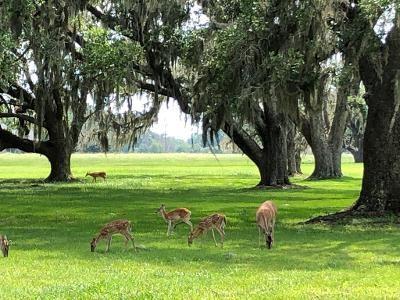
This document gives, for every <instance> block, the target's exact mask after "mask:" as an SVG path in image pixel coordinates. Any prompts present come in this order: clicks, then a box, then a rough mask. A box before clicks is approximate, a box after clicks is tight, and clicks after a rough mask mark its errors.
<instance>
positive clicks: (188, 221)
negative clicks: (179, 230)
mask: <svg viewBox="0 0 400 300" xmlns="http://www.w3.org/2000/svg"><path fill="white" fill-rule="evenodd" d="M183 222H185V223H186V224H188V225H189V226H190V231H192V230H193V224H192V222H190V220H186V221H183Z"/></svg>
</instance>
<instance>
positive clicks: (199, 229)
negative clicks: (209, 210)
mask: <svg viewBox="0 0 400 300" xmlns="http://www.w3.org/2000/svg"><path fill="white" fill-rule="evenodd" d="M88 175H89V176H92V177H93V181H96V178H97V177H102V178H103V179H104V180H105V179H106V173H105V172H92V173H86V176H88ZM156 213H159V214H160V215H161V216H162V218H163V219H164V220H165V222H166V223H167V224H168V229H167V235H168V236H169V235H170V234H171V232H172V231H173V230H174V229H175V227H176V226H177V225H178V224H181V223H185V224H187V225H188V226H189V227H190V233H189V236H188V245H189V246H191V245H192V244H193V240H194V239H196V238H198V237H199V236H201V235H203V234H205V233H206V232H207V231H209V230H210V229H211V232H212V236H213V239H214V243H215V246H217V241H216V240H215V235H214V229H215V230H216V231H217V232H218V233H219V235H220V236H221V246H222V247H223V246H224V238H225V231H224V229H225V226H226V217H225V215H223V214H219V213H215V214H212V215H210V216H207V217H205V218H204V219H202V220H201V221H200V223H199V224H198V225H197V226H196V227H195V228H194V229H193V224H192V222H191V221H190V218H191V215H192V213H191V212H190V210H188V209H187V208H177V209H174V210H172V211H169V212H167V211H166V209H165V205H164V204H162V205H161V206H160V208H159V209H157V210H156ZM276 214H277V208H276V206H275V204H274V203H273V202H272V201H265V202H264V203H262V204H261V205H260V207H259V208H258V209H257V212H256V223H257V226H258V245H259V246H260V245H261V235H264V237H265V243H266V247H267V248H268V249H271V247H272V243H273V241H274V227H275V220H276ZM115 234H121V235H122V236H123V237H124V238H125V247H126V246H127V245H128V242H129V241H131V242H132V245H133V248H134V249H135V251H136V246H135V240H134V238H133V235H132V224H131V222H130V221H128V220H115V221H112V222H110V223H108V224H106V225H105V226H104V227H103V228H102V229H101V230H100V233H99V234H98V235H97V236H96V237H94V238H93V239H92V241H91V243H90V248H91V251H92V252H94V251H95V249H96V246H97V244H98V242H99V241H100V240H106V241H107V246H106V252H108V251H109V249H110V245H111V240H112V236H113V235H115ZM9 246H10V243H9V240H7V237H6V236H3V235H0V249H1V251H2V253H3V256H4V257H7V256H8V250H9Z"/></svg>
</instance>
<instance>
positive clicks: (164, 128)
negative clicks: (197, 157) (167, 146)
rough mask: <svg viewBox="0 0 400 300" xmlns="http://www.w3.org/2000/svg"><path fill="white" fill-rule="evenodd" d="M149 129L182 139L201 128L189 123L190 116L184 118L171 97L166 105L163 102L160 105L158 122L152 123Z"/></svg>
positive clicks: (199, 130)
mask: <svg viewBox="0 0 400 300" xmlns="http://www.w3.org/2000/svg"><path fill="white" fill-rule="evenodd" d="M150 130H151V131H153V132H156V133H158V134H164V133H166V134H167V136H173V137H176V138H180V139H184V140H186V139H189V138H190V137H191V135H192V133H196V132H199V133H200V132H201V128H198V127H197V126H192V125H191V120H190V118H187V120H185V114H183V113H182V112H181V111H180V108H179V106H178V104H177V103H176V101H174V100H172V99H171V100H170V101H169V103H168V106H167V104H166V103H165V102H164V103H163V104H162V105H161V109H160V112H159V114H158V122H156V123H155V124H153V126H152V127H151V128H150Z"/></svg>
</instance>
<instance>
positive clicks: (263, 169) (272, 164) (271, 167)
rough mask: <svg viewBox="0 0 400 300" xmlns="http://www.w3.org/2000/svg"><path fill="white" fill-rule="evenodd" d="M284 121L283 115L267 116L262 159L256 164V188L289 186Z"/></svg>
mask: <svg viewBox="0 0 400 300" xmlns="http://www.w3.org/2000/svg"><path fill="white" fill-rule="evenodd" d="M286 123H287V122H286V120H285V117H284V116H283V114H279V115H274V116H272V115H271V114H270V115H269V122H268V124H267V126H266V128H265V129H264V130H265V132H266V138H265V143H264V149H263V153H262V159H261V160H260V162H259V163H257V167H258V170H259V172H260V182H259V183H258V185H257V186H259V187H264V186H283V185H288V184H290V182H289V174H288V157H287V145H286V135H287V132H286Z"/></svg>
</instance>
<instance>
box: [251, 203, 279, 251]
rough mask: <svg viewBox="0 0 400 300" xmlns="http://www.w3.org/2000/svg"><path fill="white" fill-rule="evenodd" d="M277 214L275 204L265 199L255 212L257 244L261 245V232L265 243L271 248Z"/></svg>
mask: <svg viewBox="0 0 400 300" xmlns="http://www.w3.org/2000/svg"><path fill="white" fill-rule="evenodd" d="M276 215H277V208H276V205H275V204H274V203H273V202H272V201H265V202H264V203H263V204H261V205H260V207H259V208H258V209H257V212H256V222H257V226H258V246H259V247H260V245H261V233H263V234H264V236H265V243H266V247H267V248H268V249H271V247H272V244H273V242H274V227H275V220H276Z"/></svg>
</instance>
